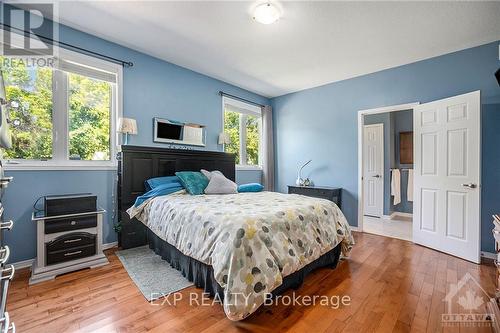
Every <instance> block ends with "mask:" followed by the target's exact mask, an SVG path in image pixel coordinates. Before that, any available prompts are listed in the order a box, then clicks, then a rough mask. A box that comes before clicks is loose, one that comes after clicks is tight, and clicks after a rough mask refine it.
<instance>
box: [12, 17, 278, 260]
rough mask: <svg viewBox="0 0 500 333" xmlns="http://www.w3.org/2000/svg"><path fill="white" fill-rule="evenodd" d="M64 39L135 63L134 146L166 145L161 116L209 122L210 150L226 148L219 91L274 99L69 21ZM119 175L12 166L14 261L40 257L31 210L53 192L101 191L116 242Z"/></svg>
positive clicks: (252, 178)
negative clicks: (157, 137)
mask: <svg viewBox="0 0 500 333" xmlns="http://www.w3.org/2000/svg"><path fill="white" fill-rule="evenodd" d="M59 39H60V40H61V41H63V42H66V43H72V44H75V45H78V46H80V47H83V48H88V49H90V50H93V51H96V52H100V53H104V54H106V55H109V56H113V57H116V58H120V59H124V60H127V61H132V62H133V63H134V66H133V67H131V68H124V70H123V113H124V116H125V117H131V118H135V119H137V125H138V132H139V134H138V135H137V136H130V140H129V143H130V144H133V145H144V146H162V145H161V144H155V143H153V141H152V137H153V134H152V118H153V117H157V116H158V117H164V118H170V119H175V120H181V121H187V122H195V123H199V124H203V125H206V126H207V146H206V149H207V150H221V149H222V146H220V145H217V136H218V134H219V133H220V131H221V130H222V102H221V97H220V96H219V95H218V92H219V90H223V91H225V92H228V93H230V94H234V95H237V96H241V97H243V98H247V99H250V100H253V101H255V102H258V103H262V104H269V103H270V101H269V100H268V99H267V98H265V97H262V96H259V95H256V94H254V93H251V92H248V91H246V90H243V89H240V88H238V87H235V86H233V85H230V84H227V83H225V82H222V81H219V80H216V79H213V78H210V77H208V76H205V75H202V74H199V73H196V72H193V71H191V70H188V69H185V68H182V67H179V66H176V65H174V64H171V63H168V62H165V61H162V60H159V59H157V58H153V57H151V56H148V55H145V54H143V53H140V52H137V51H134V50H131V49H128V48H125V47H122V46H119V45H117V44H114V43H110V42H107V41H105V40H102V39H99V38H97V37H94V36H91V35H88V34H85V33H82V32H80V31H77V30H74V29H71V28H68V27H66V26H61V28H60V30H59ZM115 174H116V172H115V171H8V172H7V175H12V176H14V177H15V180H14V182H13V183H12V184H11V186H10V187H9V189H8V191H7V192H6V195H5V197H4V199H5V218H8V219H12V220H14V221H15V227H14V229H13V231H12V232H9V233H6V237H5V238H6V244H8V245H9V246H10V247H11V249H12V250H13V251H12V256H11V262H17V261H21V260H26V259H30V258H34V257H35V255H36V249H35V246H36V228H35V224H34V223H33V222H31V211H32V206H33V203H34V201H35V199H36V198H38V197H40V196H43V195H47V194H62V193H78V192H87V191H88V192H93V193H96V194H97V195H98V196H99V198H98V199H99V202H100V204H101V205H102V206H103V207H104V208H105V209H106V210H107V211H108V213H107V214H106V216H105V223H104V243H109V242H113V241H116V234H115V233H114V232H113V230H112V221H111V212H112V210H113V204H112V199H111V195H112V190H113V188H114V185H113V177H114V175H115ZM260 178H261V173H260V171H243V172H240V171H238V172H237V180H238V181H240V182H260Z"/></svg>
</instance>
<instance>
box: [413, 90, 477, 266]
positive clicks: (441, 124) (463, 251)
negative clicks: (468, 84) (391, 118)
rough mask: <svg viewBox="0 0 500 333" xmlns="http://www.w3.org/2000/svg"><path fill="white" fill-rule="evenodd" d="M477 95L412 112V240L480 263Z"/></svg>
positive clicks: (433, 104) (453, 98) (475, 93)
mask: <svg viewBox="0 0 500 333" xmlns="http://www.w3.org/2000/svg"><path fill="white" fill-rule="evenodd" d="M480 109H481V105H480V92H479V91H475V92H471V93H468V94H465V95H460V96H455V97H450V98H446V99H443V100H439V101H434V102H431V103H426V104H421V105H419V106H417V107H416V108H415V109H414V112H413V117H414V118H413V121H414V122H413V124H414V142H415V146H414V148H415V150H414V159H415V165H414V172H415V174H414V177H415V178H414V206H413V216H414V223H413V241H414V242H415V243H418V244H422V245H424V246H428V247H431V248H433V249H436V250H439V251H442V252H446V253H449V254H452V255H454V256H457V257H460V258H463V259H466V260H470V261H473V262H475V263H479V262H480V226H481V224H480V209H479V207H480V158H481V152H480V149H481V127H480V126H481V125H480V119H481V117H480Z"/></svg>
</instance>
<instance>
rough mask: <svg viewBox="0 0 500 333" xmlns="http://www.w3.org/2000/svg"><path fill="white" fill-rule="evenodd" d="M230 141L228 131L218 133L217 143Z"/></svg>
mask: <svg viewBox="0 0 500 333" xmlns="http://www.w3.org/2000/svg"><path fill="white" fill-rule="evenodd" d="M230 143H231V138H230V137H229V133H226V132H221V133H220V134H219V144H220V145H228V144H230Z"/></svg>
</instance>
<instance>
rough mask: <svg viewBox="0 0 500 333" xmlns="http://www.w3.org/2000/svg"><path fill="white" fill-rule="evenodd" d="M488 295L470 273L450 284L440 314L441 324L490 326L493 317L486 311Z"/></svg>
mask: <svg viewBox="0 0 500 333" xmlns="http://www.w3.org/2000/svg"><path fill="white" fill-rule="evenodd" d="M490 299H491V297H490V295H489V294H488V293H487V292H486V291H485V290H484V289H483V288H482V287H481V285H480V284H479V283H478V282H477V281H476V279H474V277H473V276H472V275H471V274H470V273H466V274H465V275H464V276H463V277H462V279H460V281H458V283H457V284H451V285H450V289H449V291H448V293H447V294H446V297H445V298H444V299H443V301H444V302H445V303H446V311H445V313H443V314H442V315H441V322H442V324H443V326H455V327H456V326H464V327H485V326H487V327H491V326H492V322H493V320H494V319H495V318H494V315H493V314H491V313H488V310H487V306H486V305H487V303H488V302H489V301H490Z"/></svg>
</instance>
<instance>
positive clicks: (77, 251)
mask: <svg viewBox="0 0 500 333" xmlns="http://www.w3.org/2000/svg"><path fill="white" fill-rule="evenodd" d="M95 253H96V251H95V244H90V245H84V246H77V247H72V248H69V249H65V250H59V251H53V252H47V265H53V264H58V263H61V262H65V261H70V260H75V259H80V258H85V257H90V256H93V255H95Z"/></svg>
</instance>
